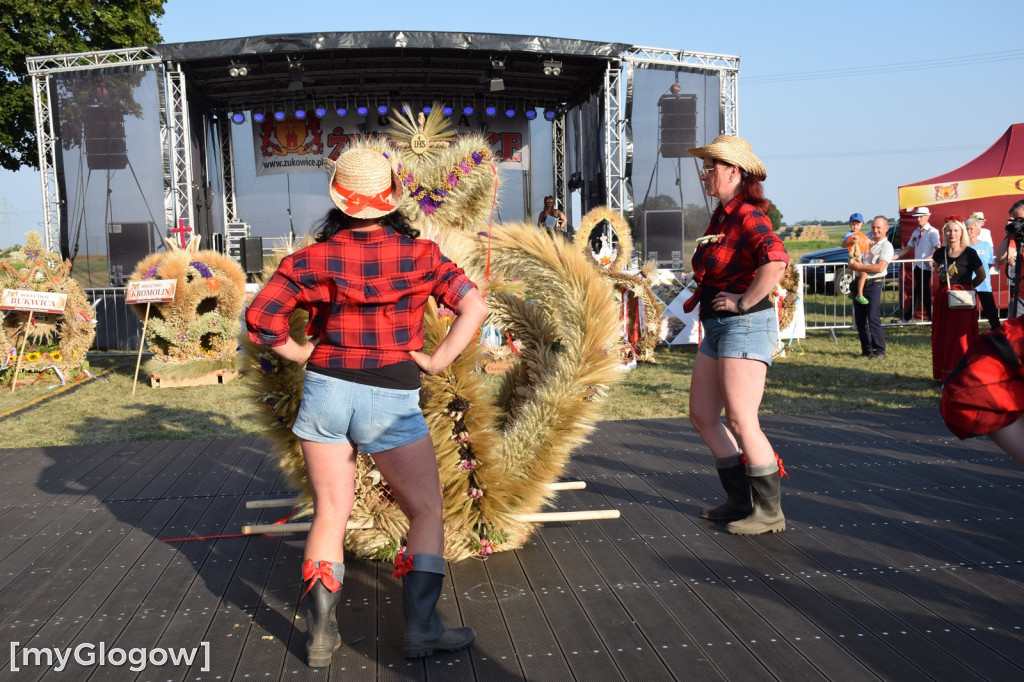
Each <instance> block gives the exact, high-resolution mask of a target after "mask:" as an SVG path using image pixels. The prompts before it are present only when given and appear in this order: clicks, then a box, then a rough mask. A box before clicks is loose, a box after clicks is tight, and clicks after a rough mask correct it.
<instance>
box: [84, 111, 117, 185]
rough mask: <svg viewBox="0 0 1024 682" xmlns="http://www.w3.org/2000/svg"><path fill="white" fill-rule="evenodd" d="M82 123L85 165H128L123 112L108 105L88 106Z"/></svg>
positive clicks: (103, 167) (107, 167) (110, 167)
mask: <svg viewBox="0 0 1024 682" xmlns="http://www.w3.org/2000/svg"><path fill="white" fill-rule="evenodd" d="M82 123H83V128H84V130H83V132H84V135H85V163H86V166H88V167H89V168H90V169H92V170H121V169H122V168H127V167H128V150H127V145H126V142H125V139H124V114H121V113H120V112H119V111H116V110H111V109H110V108H109V107H89V108H87V109H86V111H85V116H84V118H83V119H82Z"/></svg>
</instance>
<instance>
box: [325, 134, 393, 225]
mask: <svg viewBox="0 0 1024 682" xmlns="http://www.w3.org/2000/svg"><path fill="white" fill-rule="evenodd" d="M331 163H332V162H331V161H330V160H328V169H330V164H331ZM333 166H334V170H333V171H332V172H331V173H330V180H328V182H327V191H328V192H329V193H330V195H331V200H332V201H334V205H335V206H337V207H338V208H340V209H341V212H342V213H344V214H345V215H348V216H352V217H353V218H380V217H381V216H386V215H387V214H389V213H392V212H394V210H395V209H397V208H398V204H399V202H401V200H402V194H403V193H404V187H403V186H402V181H401V180H400V179H399V177H398V173H397V172H396V169H395V164H394V161H392V159H391V158H389V157H388V155H386V154H384V153H382V152H379V151H377V150H376V149H370V148H368V147H355V148H352V149H349V150H347V151H345V152H342V153H341V155H339V156H338V159H337V160H336V161H334V162H333Z"/></svg>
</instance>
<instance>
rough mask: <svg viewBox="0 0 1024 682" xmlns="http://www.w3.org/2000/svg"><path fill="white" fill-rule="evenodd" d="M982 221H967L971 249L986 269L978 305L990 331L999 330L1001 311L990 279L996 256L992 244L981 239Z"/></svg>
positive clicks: (980, 287) (979, 288)
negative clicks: (997, 306)
mask: <svg viewBox="0 0 1024 682" xmlns="http://www.w3.org/2000/svg"><path fill="white" fill-rule="evenodd" d="M980 233H981V220H979V219H978V218H968V219H967V236H968V237H970V240H971V248H972V249H974V250H975V251H976V252H977V254H978V258H980V259H981V264H982V265H983V266H984V267H985V281H984V282H982V283H981V284H979V285H978V288H977V292H978V303H980V304H981V313H982V315H984V316H985V319H986V320H988V326H989V328H990V329H999V326H1000V323H999V309H998V308H996V301H995V298H994V297H993V296H992V280H991V279H989V268H990V267H991V266H992V263H994V262H995V254H994V253H993V252H992V244H990V243H989V242H986V241H984V240H982V239H981V237H980Z"/></svg>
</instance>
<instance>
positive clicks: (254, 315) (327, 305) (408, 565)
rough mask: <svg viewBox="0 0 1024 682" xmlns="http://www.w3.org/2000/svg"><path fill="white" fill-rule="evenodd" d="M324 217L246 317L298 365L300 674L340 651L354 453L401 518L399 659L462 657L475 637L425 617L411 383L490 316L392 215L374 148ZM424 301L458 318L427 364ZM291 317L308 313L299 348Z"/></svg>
mask: <svg viewBox="0 0 1024 682" xmlns="http://www.w3.org/2000/svg"><path fill="white" fill-rule="evenodd" d="M328 191H329V193H330V196H331V199H332V200H333V201H334V203H335V205H336V206H337V208H336V209H331V210H330V211H329V212H328V214H327V216H326V217H325V218H324V219H323V221H322V222H321V224H320V226H319V232H318V233H317V235H316V243H314V244H312V245H310V246H308V247H306V248H304V249H300V250H299V251H296V252H295V253H293V254H291V255H289V256H287V257H285V258H284V259H283V260H282V261H281V264H280V266H279V267H278V269H277V271H276V272H275V273H274V274H273V276H272V277H271V278H270V280H269V281H268V282H267V285H266V286H265V287H264V288H263V290H262V291H261V292H260V293H259V295H258V296H256V298H255V300H254V301H253V303H252V305H251V306H250V307H249V309H248V310H247V311H246V316H245V317H246V324H247V327H248V333H249V337H250V338H251V339H252V340H253V341H254V342H256V343H260V344H263V345H266V346H269V347H270V348H271V349H272V350H273V351H274V352H276V353H277V354H278V355H280V356H281V357H283V358H285V359H286V360H290V361H292V362H298V363H306V375H305V381H304V384H303V391H302V403H301V405H300V407H299V411H298V414H297V415H296V418H295V424H294V425H293V426H292V432H293V433H294V434H295V435H296V436H298V438H299V439H300V443H301V445H302V453H303V457H304V458H305V462H306V472H307V474H308V476H309V484H310V488H311V489H312V494H313V507H314V514H313V522H312V527H311V528H310V531H309V536H308V537H307V539H306V548H305V556H304V563H303V566H302V578H303V581H304V583H305V592H304V593H303V596H304V598H306V599H307V623H308V628H309V641H308V642H307V644H306V652H307V660H308V663H309V665H310V667H322V666H326V665H328V664H329V663H330V661H331V655H332V654H333V653H334V651H336V650H337V649H338V648H339V647H340V646H341V637H340V635H339V634H338V625H337V615H336V608H337V605H338V602H339V600H340V595H341V593H340V590H341V584H342V581H343V578H344V572H345V564H344V556H343V547H344V542H345V527H346V525H347V524H348V519H349V514H350V513H351V511H352V505H353V502H354V498H355V471H356V449H357V448H358V449H359V450H361V451H363V452H365V453H366V454H369V455H373V460H374V463H375V464H376V466H377V469H378V470H379V471H380V473H381V475H382V476H383V478H384V479H385V480H386V481H387V483H388V487H389V488H390V490H391V491H392V492H393V493H394V495H395V498H396V500H397V501H398V504H399V506H400V507H401V509H402V511H403V512H404V513H405V515H406V516H407V517H408V518H409V532H408V537H407V541H406V549H405V551H404V553H403V554H400V555H399V561H398V562H396V563H397V564H398V565H399V570H397V571H396V575H399V574H401V577H402V584H403V598H404V609H403V612H404V615H405V639H404V650H405V655H406V656H409V657H418V656H429V655H431V654H432V653H433V652H434V651H435V650H441V651H456V650H459V649H464V648H465V647H467V646H469V645H470V644H471V643H472V641H473V639H474V636H475V635H474V633H473V630H472V629H471V628H456V629H447V628H445V627H444V625H443V624H442V623H441V618H440V616H439V615H438V613H437V609H436V608H435V605H436V602H437V599H438V597H439V596H440V594H441V586H442V582H443V579H444V574H445V562H444V556H443V554H444V527H443V520H442V512H443V508H442V500H441V482H440V477H439V475H438V470H437V461H436V458H435V454H434V446H433V443H432V442H431V440H430V435H429V433H428V430H427V425H426V422H425V420H424V418H423V413H422V412H421V410H420V407H419V388H420V370H422V371H424V372H426V373H428V374H436V373H437V372H439V371H441V370H442V369H444V368H445V367H447V366H448V365H449V364H450V363H451V362H452V360H454V359H455V358H456V357H457V356H458V354H459V353H461V352H462V350H463V349H464V348H465V347H466V346H467V345H468V344H469V343H470V342H471V341H472V340H473V339H474V337H475V336H476V334H477V332H478V330H479V328H480V325H481V324H482V323H483V321H484V318H485V317H486V316H487V306H486V304H485V303H484V299H483V296H481V294H480V292H479V291H478V290H477V288H476V286H475V285H474V284H473V282H472V281H471V280H470V279H469V278H468V277H466V275H465V273H464V272H463V271H462V269H461V268H459V267H458V266H457V265H455V264H454V263H452V262H451V261H450V260H448V259H447V258H445V257H444V256H443V255H442V254H441V251H440V249H439V248H438V246H437V244H435V243H434V242H431V241H428V240H425V239H417V238H416V237H417V236H418V235H419V233H418V232H417V231H416V230H414V229H412V227H410V226H409V224H408V223H407V222H406V220H405V218H404V217H403V216H402V215H401V213H399V212H397V211H396V209H397V208H398V204H399V202H400V201H401V199H402V194H403V187H402V183H401V181H400V179H399V177H398V174H397V173H396V168H395V162H394V161H393V160H392V159H391V158H389V156H388V154H386V153H384V152H382V151H380V150H377V149H372V148H370V147H355V148H350V149H349V150H348V151H346V152H344V153H343V154H341V155H340V156H339V157H338V160H337V163H336V164H335V168H334V172H333V173H332V174H331V178H330V181H329V183H328ZM428 296H433V297H434V298H435V299H437V300H438V301H439V302H440V303H442V304H444V305H445V306H447V307H448V308H451V309H452V310H454V311H455V315H456V317H455V321H454V322H453V324H452V326H451V329H450V330H449V332H448V335H447V336H446V337H445V339H444V340H443V341H442V342H441V343H440V344H439V345H438V347H437V349H436V350H435V351H434V352H433V353H432V354H430V355H428V354H426V353H423V352H422V351H421V350H420V349H422V348H423V312H424V309H425V306H426V304H427V298H428ZM295 308H301V309H303V310H306V311H307V312H308V313H309V324H308V326H307V329H306V333H307V334H308V335H309V337H310V340H309V341H307V342H306V343H305V344H299V343H297V342H296V341H295V340H294V339H292V338H291V336H290V335H289V333H288V331H289V318H290V317H291V314H292V311H293V310H295Z"/></svg>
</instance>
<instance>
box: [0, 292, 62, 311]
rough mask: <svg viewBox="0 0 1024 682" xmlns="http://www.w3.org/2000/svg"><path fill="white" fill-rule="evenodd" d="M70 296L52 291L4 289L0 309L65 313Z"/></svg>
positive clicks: (0, 299) (0, 297)
mask: <svg viewBox="0 0 1024 682" xmlns="http://www.w3.org/2000/svg"><path fill="white" fill-rule="evenodd" d="M67 301H68V295H67V294H58V293H54V292H51V291H27V290H25V289H4V290H3V293H2V294H0V309H3V310H22V311H25V312H27V313H58V314H59V313H63V312H64V306H65V305H66V304H67Z"/></svg>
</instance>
